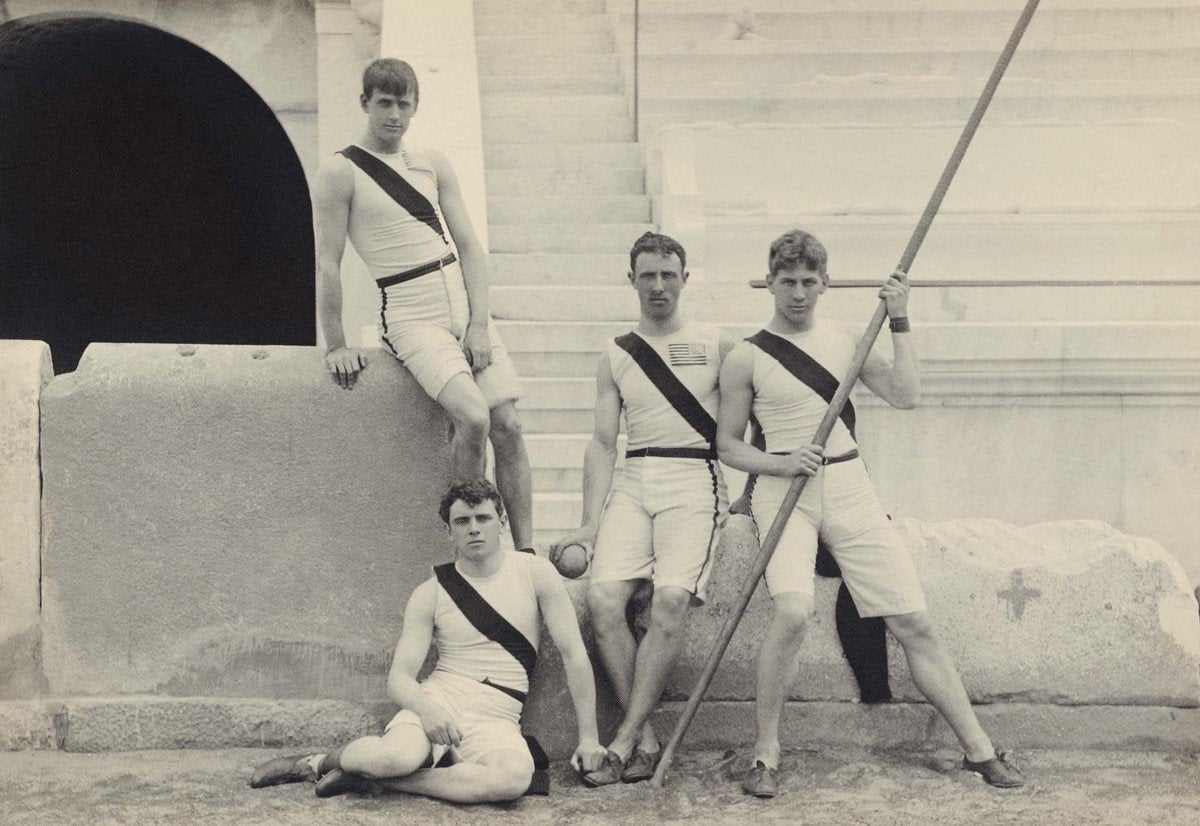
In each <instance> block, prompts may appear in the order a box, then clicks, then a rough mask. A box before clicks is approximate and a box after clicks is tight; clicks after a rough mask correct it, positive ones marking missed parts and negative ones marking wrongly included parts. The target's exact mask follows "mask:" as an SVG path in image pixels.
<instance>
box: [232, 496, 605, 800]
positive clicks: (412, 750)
mask: <svg viewBox="0 0 1200 826" xmlns="http://www.w3.org/2000/svg"><path fill="white" fill-rule="evenodd" d="M440 515H441V517H442V520H443V521H444V522H445V523H446V528H447V531H448V533H449V536H450V542H451V545H452V546H453V550H454V558H455V561H454V562H448V563H446V564H444V565H437V566H435V567H434V575H433V576H432V577H431V578H430V579H428V580H426V581H425V582H424V583H422V584H421V585H419V586H417V588H416V590H414V591H413V593H412V596H411V597H409V600H408V605H407V607H406V608H405V610H404V627H403V629H402V631H401V634H400V641H399V642H398V643H397V644H396V653H395V656H394V658H393V660H392V667H391V671H390V673H389V674H388V682H387V685H388V694H389V695H390V696H391V697H392V699H393V700H395V701H396V703H397V704H398V705H399V706H400V707H401V710H400V712H399V713H398V714H396V716H395V717H394V718H393V719H392V721H391V722H390V723H389V724H388V726H387V728H386V729H385V731H384V733H383V734H382V735H381V736H378V737H374V736H372V737H360V738H359V739H357V740H354V741H353V742H351V743H348V744H346V745H344V746H342V747H341V748H339V749H336V750H334V751H331V752H328V753H320V754H309V755H295V756H291V757H281V758H277V759H275V760H271V761H268V762H267V763H264V764H263V765H261V766H259V767H258V768H257V769H256V770H255V772H254V775H253V776H252V777H251V780H250V785H251V786H252V787H254V788H261V787H263V786H275V785H279V784H281V783H295V782H301V781H305V780H315V781H316V783H317V785H316V794H317V796H318V797H330V796H332V795H336V794H342V793H345V792H348V791H374V790H377V789H382V790H392V791H401V792H408V793H410V794H419V795H425V796H427V797H435V798H440V799H443V800H449V801H454V802H458V803H482V802H495V801H502V800H512V799H515V798H518V797H520V796H521V795H523V794H526V793H527V791H529V790H530V786H531V783H532V782H533V780H534V779H535V769H536V770H538V771H540V772H543V773H544V771H545V769H546V768H547V767H548V766H547V764H546V762H545V755H544V753H543V752H542V751H541V749H540V748H539V747H537V746H536V741H532V742H529V741H528V740H529V739H528V738H525V737H523V736H522V734H521V730H520V722H521V711H522V709H523V707H524V704H525V697H526V694H527V693H528V691H529V677H530V674H532V672H533V666H534V662H535V661H536V659H537V648H538V640H539V633H538V632H539V630H540V627H541V622H543V621H544V622H545V623H546V628H547V629H548V630H549V632H550V637H551V638H552V639H553V640H554V644H555V645H556V646H557V647H558V650H559V652H560V653H561V654H562V660H563V668H564V670H565V672H566V677H567V688H568V690H569V691H570V694H571V700H572V702H573V704H574V706H575V715H576V722H577V724H578V727H579V746H578V748H576V750H575V753H574V755H573V756H572V757H571V764H572V765H573V766H574V767H575V768H576V769H578V770H580V771H590V770H594V769H596V768H598V767H599V766H600V765H601V764H602V763H603V760H604V756H605V750H604V748H603V747H602V746H601V745H600V741H599V739H598V736H597V733H596V693H595V683H594V677H593V674H592V667H591V662H590V660H589V659H588V655H587V651H586V649H585V648H584V644H583V638H582V636H581V635H580V631H579V624H578V622H577V620H576V617H575V608H574V606H573V605H572V604H571V599H570V597H569V596H568V595H567V590H566V587H565V586H564V585H563V582H562V579H561V578H560V577H559V575H558V572H557V571H556V570H555V569H554V566H553V565H551V564H550V563H549V562H548V561H547V560H545V559H543V558H541V557H538V556H534V555H533V554H525V553H518V552H515V551H505V550H503V549H502V548H501V546H500V531H501V528H502V526H503V521H504V506H503V504H502V503H501V500H500V496H499V494H498V493H497V491H496V489H495V488H494V487H493V486H492V484H491V483H490V482H488V481H487V480H486V479H477V480H472V481H470V482H465V483H458V484H455V485H453V486H451V488H450V489H449V491H447V493H446V495H445V496H444V497H443V498H442V502H441V507H440ZM431 644H433V645H436V646H437V650H438V658H437V665H436V666H435V667H434V669H433V672H432V673H431V674H430V675H429V676H428V677H426V678H425V679H424V680H422V681H420V682H418V681H417V675H418V673H419V672H420V670H421V667H422V665H423V664H424V662H425V659H426V656H427V655H428V653H429V648H430V645H431ZM539 763H540V765H539ZM542 779H543V781H545V782H546V783H548V781H546V780H545V777H544V776H543V778H542ZM545 788H548V786H546V787H544V788H543V790H542V793H545Z"/></svg>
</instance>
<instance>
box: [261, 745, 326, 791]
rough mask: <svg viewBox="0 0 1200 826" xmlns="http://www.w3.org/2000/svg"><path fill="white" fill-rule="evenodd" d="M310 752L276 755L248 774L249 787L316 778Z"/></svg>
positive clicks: (276, 784) (262, 786)
mask: <svg viewBox="0 0 1200 826" xmlns="http://www.w3.org/2000/svg"><path fill="white" fill-rule="evenodd" d="M312 756H313V755H311V754H293V755H291V756H290V757H276V758H275V759H274V760H268V761H267V762H265V763H263V764H262V765H261V766H259V767H258V768H257V769H255V770H254V774H252V775H250V788H252V789H261V788H264V787H266V786H279V785H281V784H283V783H303V782H304V781H306V780H316V779H317V773H316V772H315V771H313V767H312V763H311V762H310V758H311V757H312Z"/></svg>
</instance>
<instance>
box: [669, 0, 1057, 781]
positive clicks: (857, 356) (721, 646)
mask: <svg viewBox="0 0 1200 826" xmlns="http://www.w3.org/2000/svg"><path fill="white" fill-rule="evenodd" d="M1038 2H1039V0H1028V2H1027V3H1026V4H1025V8H1024V10H1023V11H1022V12H1021V16H1020V18H1019V19H1018V20H1017V25H1016V26H1015V27H1014V28H1013V31H1012V34H1011V35H1009V38H1008V42H1007V43H1006V44H1005V45H1004V50H1003V51H1002V52H1001V53H1000V57H999V59H998V60H997V61H996V66H995V68H993V69H992V74H991V77H989V78H988V81H987V84H986V85H985V86H984V87H983V92H982V94H980V96H979V100H978V101H977V102H976V103H975V108H974V110H972V112H971V116H970V117H969V118H968V119H967V124H966V126H964V127H963V131H962V135H960V136H959V138H958V143H957V144H956V145H955V147H954V152H953V153H951V155H950V160H949V161H948V162H947V163H946V168H945V169H944V170H942V177H941V178H939V179H938V182H937V186H935V187H934V189H933V195H931V196H930V198H929V203H928V204H926V205H925V211H924V212H923V213H922V214H921V220H920V221H919V222H918V223H917V228H916V229H915V230H913V234H912V237H911V238H910V239H909V241H908V246H907V247H906V248H905V250H904V254H903V255H902V256H900V263H899V264H898V265H897V266H896V269H897V270H901V271H903V272H908V270H909V268H910V267H911V266H912V263H913V260H914V259H916V257H917V251H918V250H919V249H920V248H921V243H922V242H923V241H924V240H925V235H926V233H928V232H929V226H930V225H931V224H932V223H933V219H934V217H935V216H936V215H937V212H938V208H939V207H940V206H941V204H942V199H943V198H945V197H946V190H948V189H949V188H950V182H951V181H953V180H954V173H955V172H956V171H957V170H958V165H959V163H961V162H962V159H963V156H964V155H965V154H966V152H967V147H968V146H969V145H970V143H971V138H972V137H973V136H974V135H975V130H976V129H978V128H979V122H980V121H981V120H982V119H983V114H984V112H986V111H987V107H988V104H989V103H991V101H992V96H993V95H994V94H995V93H996V87H997V86H999V85H1000V79H1001V78H1002V77H1004V70H1005V69H1007V68H1008V64H1009V61H1011V60H1012V56H1013V54H1014V53H1015V52H1016V50H1017V44H1019V43H1020V42H1021V37H1022V35H1024V34H1025V29H1026V28H1027V27H1028V26H1029V21H1030V19H1032V17H1033V13H1034V12H1035V11H1036V10H1037V6H1038ZM886 317H887V305H886V304H885V303H884V302H883V301H882V300H880V302H879V305H878V306H877V307H876V308H875V315H873V316H872V317H871V322H870V324H868V325H867V330H866V332H865V333H863V336H862V339H860V340H859V342H858V346H857V347H856V348H855V351H854V358H853V360H852V361H851V363H850V367H849V368H848V369H847V370H846V376H845V378H843V379H842V382H841V384H839V385H838V389H837V392H836V393H834V394H833V399H831V400H830V402H829V409H828V410H826V411H825V418H824V419H822V420H821V424H820V426H819V427H818V428H817V433H816V435H815V436H814V437H813V440H812V443H813V444H818V445H821V446H824V445H825V442H826V440H827V439H828V438H829V434H830V433H831V432H832V431H833V425H834V423H835V422H836V421H837V418H838V415H839V414H840V413H841V412H842V408H843V407H844V406H845V404H846V400H847V399H849V398H850V391H851V390H853V389H854V385H855V384H856V383H857V382H858V375H859V373H860V372H861V371H862V366H863V363H864V362H866V360H867V354H868V353H870V352H871V347H872V345H874V343H875V339H876V338H877V337H878V336H879V331H880V329H882V327H883V320H884V318H886ZM807 481H808V477H807V476H797V477H796V478H795V479H793V480H792V484H791V486H790V487H789V488H788V490H787V493H786V494H785V495H784V497H783V502H782V504H780V506H779V513H778V514H776V516H775V521H774V522H772V523H771V528H770V530H768V531H767V535H766V537H765V538H764V539H763V542H762V547H761V549H760V550H759V552H758V556H757V557H755V559H754V564H753V565H751V566H750V572H749V573H748V574H747V575H746V580H745V582H744V583H743V585H742V591H741V593H740V594H739V595H738V599H737V603H736V604H735V606H734V610H733V613H731V614H730V616H729V619H728V620H726V621H725V627H724V628H723V629H722V630H721V636H720V638H718V640H717V644H716V645H715V646H714V647H713V650H712V653H711V654H709V657H708V662H706V663H705V664H704V670H703V671H702V672H701V674H700V679H699V680H698V681H697V682H696V687H695V689H693V690H692V694H691V696H690V697H689V698H688V701H687V705H686V706H684V709H683V714H682V715H681V716H680V718H679V722H678V723H677V724H676V726H675V731H674V732H673V733H672V735H671V740H670V742H668V743H667V745H666V747H665V748H664V749H663V755H662V759H661V760H660V761H659V763H658V768H657V769H656V770H655V772H654V777H653V778H652V779H651V783H652V784H653V785H655V786H657V787H660V788H661V787H662V784H663V781H664V780H665V778H666V776H667V772H668V770H669V769H670V768H671V761H672V760H673V759H674V756H675V749H676V748H677V747H678V746H679V742H680V741H681V740H682V739H683V736H684V734H686V733H687V729H688V726H689V725H690V724H691V722H692V718H693V717H695V716H696V709H697V708H699V706H700V700H701V699H702V698H703V697H704V692H705V691H707V690H708V686H709V684H710V683H712V679H713V676H714V675H715V674H716V673H717V666H719V665H720V664H721V658H722V657H723V656H724V655H725V649H726V648H728V647H729V641H730V640H731V639H733V633H734V632H735V631H736V630H737V626H738V623H739V622H740V621H741V619H742V615H743V614H744V613H745V612H746V606H747V605H749V604H750V597H752V596H753V595H754V589H755V588H757V587H758V581H759V579H761V578H762V575H763V572H764V571H766V569H767V563H768V562H770V561H771V555H772V554H774V553H775V546H776V545H778V544H779V537H780V536H781V535H782V534H783V529H784V527H785V526H786V525H787V520H788V517H789V516H791V514H792V511H793V510H794V509H795V507H796V501H797V500H798V499H799V498H800V494H801V492H803V490H804V485H805V483H806V482H807Z"/></svg>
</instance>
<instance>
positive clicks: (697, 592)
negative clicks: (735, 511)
mask: <svg viewBox="0 0 1200 826" xmlns="http://www.w3.org/2000/svg"><path fill="white" fill-rule="evenodd" d="M629 269H630V271H629V274H628V278H629V282H630V284H631V285H632V286H633V288H634V289H635V290H636V291H637V295H638V302H639V306H640V311H641V313H640V318H639V320H638V326H637V329H636V330H635V331H633V332H630V333H627V334H626V335H623V336H618V337H617V338H616V339H614V340H612V341H609V342H607V343H606V344H605V347H604V351H603V353H602V354H601V356H600V362H599V365H598V366H597V369H596V412H595V430H594V433H593V436H592V440H591V442H590V443H589V444H588V447H587V451H586V453H585V458H584V467H583V519H582V524H581V527H580V528H579V529H578V530H576V531H574V532H572V533H570V534H568V535H566V536H564V537H563V538H561V539H559V540H558V541H557V542H555V543H554V544H553V545H551V548H550V553H551V558H552V559H553V558H555V556H556V554H558V553H560V552H561V550H562V549H564V548H566V547H567V546H569V545H572V544H578V545H582V546H583V547H584V548H585V550H586V551H587V552H588V553H589V554H590V555H591V582H590V585H589V587H588V608H589V612H590V615H591V619H592V625H593V628H594V629H595V636H596V643H597V645H598V647H599V649H600V654H601V658H602V660H603V662H604V667H605V670H606V671H607V673H608V676H609V679H610V680H611V682H612V684H613V687H614V688H615V690H616V693H617V696H618V699H619V700H620V701H621V704H622V706H623V707H624V709H625V717H624V719H623V720H622V721H621V724H620V727H619V728H618V729H617V732H616V735H615V736H614V738H613V740H612V742H611V743H609V745H608V754H607V755H606V757H605V764H604V766H603V767H601V768H600V769H599V770H598V771H594V772H591V773H588V774H585V775H584V778H583V779H584V782H585V783H588V784H589V785H593V786H602V785H607V784H610V783H616V782H617V781H624V782H626V783H632V782H636V781H639V780H646V779H649V778H650V777H651V776H652V775H653V773H654V768H655V766H656V765H657V763H658V759H659V757H660V756H661V748H660V744H659V740H658V737H657V736H656V734H655V732H654V729H653V727H652V726H651V725H650V722H649V718H650V713H651V712H652V711H653V710H654V706H655V705H656V704H657V703H658V700H659V698H660V697H661V695H662V691H663V687H664V685H665V684H666V680H667V677H668V675H669V673H670V670H671V668H672V666H673V665H674V663H675V661H676V659H677V658H678V655H679V651H680V648H681V646H682V643H683V629H684V620H685V618H686V615H687V611H688V608H689V606H690V605H691V604H693V603H698V602H701V601H703V599H704V590H705V585H706V583H707V581H708V577H709V575H710V573H711V572H712V567H713V561H714V560H713V553H714V551H715V549H716V546H717V539H718V532H719V530H720V528H721V525H722V524H723V523H724V521H725V518H726V516H727V515H728V500H727V496H726V492H725V482H724V479H723V478H722V476H721V469H720V466H719V465H718V464H717V460H716V450H715V441H714V440H715V438H716V419H715V417H716V412H717V403H718V391H717V377H718V374H719V370H720V365H721V358H722V356H723V354H724V353H725V352H726V351H727V350H728V349H729V348H730V347H731V346H732V344H733V342H732V340H726V341H722V339H721V336H720V333H719V331H718V330H717V329H716V328H714V327H710V326H707V325H701V324H696V323H694V322H690V321H687V320H686V319H685V318H684V317H683V314H682V313H681V312H680V309H679V297H680V293H681V292H682V290H683V287H684V285H685V284H686V283H687V279H688V272H687V255H686V253H685V252H684V249H683V247H682V246H680V244H679V243H678V242H677V241H675V240H674V239H672V238H669V237H667V236H665V235H659V234H656V233H652V232H647V233H646V234H644V235H643V236H642V237H640V238H638V239H637V241H636V242H635V243H634V245H633V248H632V249H631V250H630V252H629ZM622 415H624V417H625V430H626V434H627V436H628V444H627V447H626V451H625V463H624V466H623V467H622V468H621V469H620V471H619V472H616V471H615V464H616V460H617V435H618V433H619V431H620V425H621V416H622ZM614 476H615V478H614ZM647 581H649V582H651V583H653V591H654V592H653V597H652V599H651V605H650V623H649V628H648V629H647V631H646V635H645V637H644V638H643V639H642V640H641V642H640V644H639V643H638V641H637V640H636V639H635V637H634V635H633V632H632V630H631V629H630V627H629V624H628V622H627V620H626V609H627V607H628V606H629V603H630V600H631V599H633V598H635V594H636V593H637V592H638V590H639V586H641V585H643V584H644V583H645V582H647Z"/></svg>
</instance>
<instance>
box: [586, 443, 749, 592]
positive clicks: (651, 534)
mask: <svg viewBox="0 0 1200 826" xmlns="http://www.w3.org/2000/svg"><path fill="white" fill-rule="evenodd" d="M728 516H729V496H728V495H727V494H726V492H725V479H724V477H723V476H722V475H721V467H720V465H718V464H717V461H716V460H715V459H709V460H704V459H676V458H665V457H661V456H643V457H639V458H634V459H626V460H625V466H624V467H623V468H621V470H620V471H618V474H617V478H616V480H615V481H614V482H613V486H612V490H611V491H610V492H609V495H608V503H607V504H606V505H605V506H604V515H603V516H601V518H600V528H599V531H598V532H597V534H596V547H595V549H594V552H593V554H592V565H591V579H592V582H624V581H626V580H631V579H649V580H651V581H652V582H653V583H654V585H655V587H658V586H659V585H675V586H678V587H680V588H683V589H684V590H686V591H688V592H689V593H691V594H693V595H694V596H695V597H696V599H698V600H700V601H703V600H704V588H705V586H706V585H707V584H708V577H709V576H710V575H711V574H712V567H713V554H714V553H715V551H716V549H717V539H718V537H719V531H720V528H721V526H722V525H724V524H725V519H726V518H727V517H728Z"/></svg>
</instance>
